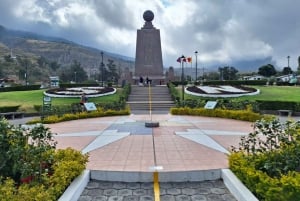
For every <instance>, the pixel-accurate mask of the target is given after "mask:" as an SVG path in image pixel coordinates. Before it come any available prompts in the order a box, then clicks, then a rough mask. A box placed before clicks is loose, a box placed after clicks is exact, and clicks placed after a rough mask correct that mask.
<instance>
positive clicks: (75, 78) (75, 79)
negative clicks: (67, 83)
mask: <svg viewBox="0 0 300 201" xmlns="http://www.w3.org/2000/svg"><path fill="white" fill-rule="evenodd" d="M74 81H75V83H77V72H76V71H75V72H74Z"/></svg>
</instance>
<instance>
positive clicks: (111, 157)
mask: <svg viewBox="0 0 300 201" xmlns="http://www.w3.org/2000/svg"><path fill="white" fill-rule="evenodd" d="M151 118H152V121H155V122H159V127H157V128H147V127H145V122H149V121H151ZM47 126H48V127H49V128H50V129H51V131H52V132H53V133H57V135H56V136H55V138H56V140H57V142H58V144H57V148H67V147H72V148H75V149H77V150H81V151H82V152H83V153H87V152H89V156H90V157H89V162H88V164H87V169H90V170H100V171H122V172H153V169H157V170H159V172H176V171H199V170H214V169H223V168H228V160H227V154H228V153H229V150H230V146H231V145H234V146H237V145H238V143H239V141H240V137H241V136H243V135H247V134H248V133H249V132H251V131H252V130H253V128H252V123H250V122H244V121H237V120H229V119H221V118H208V117H196V116H176V115H171V114H153V115H152V116H150V115H149V114H146V115H145V114H140V115H135V114H131V115H128V116H114V117H101V118H92V119H83V120H75V121H68V122H62V123H56V124H50V125H47Z"/></svg>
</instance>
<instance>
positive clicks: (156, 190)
mask: <svg viewBox="0 0 300 201" xmlns="http://www.w3.org/2000/svg"><path fill="white" fill-rule="evenodd" d="M153 190H154V201H160V191H159V180H158V172H153Z"/></svg>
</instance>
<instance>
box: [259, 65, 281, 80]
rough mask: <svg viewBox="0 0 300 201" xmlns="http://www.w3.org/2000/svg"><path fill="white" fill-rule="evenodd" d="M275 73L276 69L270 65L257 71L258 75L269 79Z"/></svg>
mask: <svg viewBox="0 0 300 201" xmlns="http://www.w3.org/2000/svg"><path fill="white" fill-rule="evenodd" d="M276 73H277V72H276V69H275V68H274V66H273V65H272V64H267V65H264V66H261V67H259V69H258V74H259V75H262V76H266V77H270V76H272V75H275V74H276Z"/></svg>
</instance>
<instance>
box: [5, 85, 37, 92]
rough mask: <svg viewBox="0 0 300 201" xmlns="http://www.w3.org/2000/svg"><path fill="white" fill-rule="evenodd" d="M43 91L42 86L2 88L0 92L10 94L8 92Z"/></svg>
mask: <svg viewBox="0 0 300 201" xmlns="http://www.w3.org/2000/svg"><path fill="white" fill-rule="evenodd" d="M39 89H41V85H27V86H25V85H20V86H14V87H2V88H0V92H8V91H31V90H39Z"/></svg>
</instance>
